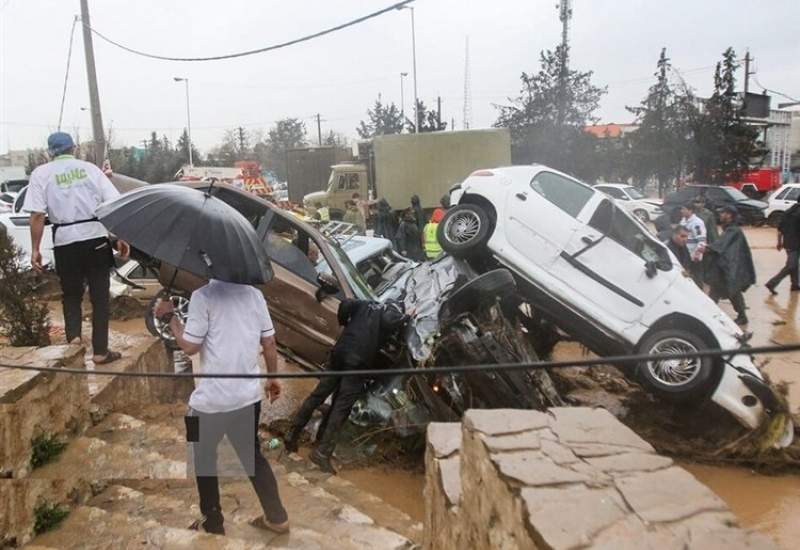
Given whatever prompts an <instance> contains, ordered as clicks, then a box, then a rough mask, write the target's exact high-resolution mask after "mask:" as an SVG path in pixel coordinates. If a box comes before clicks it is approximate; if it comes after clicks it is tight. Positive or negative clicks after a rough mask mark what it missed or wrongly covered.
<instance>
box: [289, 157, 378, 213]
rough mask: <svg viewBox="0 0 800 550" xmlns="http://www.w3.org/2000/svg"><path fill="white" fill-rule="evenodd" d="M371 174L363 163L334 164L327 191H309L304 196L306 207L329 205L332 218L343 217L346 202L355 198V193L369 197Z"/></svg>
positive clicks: (316, 207)
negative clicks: (369, 174)
mask: <svg viewBox="0 0 800 550" xmlns="http://www.w3.org/2000/svg"><path fill="white" fill-rule="evenodd" d="M368 184H369V176H368V174H367V167H366V165H364V164H361V163H345V164H334V165H333V166H331V175H330V178H329V179H328V188H327V190H325V191H317V192H316V193H309V194H308V195H306V196H305V197H303V204H304V206H305V207H306V208H315V209H319V208H321V207H323V206H327V207H328V209H329V214H330V216H331V218H332V219H341V217H342V216H343V215H344V212H345V202H347V201H349V200H351V199H352V198H353V193H358V194H359V195H361V196H362V197H367V189H368Z"/></svg>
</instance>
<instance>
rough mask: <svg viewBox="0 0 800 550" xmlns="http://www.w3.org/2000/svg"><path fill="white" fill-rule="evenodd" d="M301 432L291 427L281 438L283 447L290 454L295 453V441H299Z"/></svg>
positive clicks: (296, 447)
mask: <svg viewBox="0 0 800 550" xmlns="http://www.w3.org/2000/svg"><path fill="white" fill-rule="evenodd" d="M301 431H302V430H300V429H298V428H296V427H294V426H292V427H291V428H289V429H288V430H287V431H286V435H284V436H283V446H284V447H286V450H287V451H288V452H290V453H296V452H297V449H298V444H297V441H298V440H299V439H300V432H301Z"/></svg>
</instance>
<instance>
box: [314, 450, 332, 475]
mask: <svg viewBox="0 0 800 550" xmlns="http://www.w3.org/2000/svg"><path fill="white" fill-rule="evenodd" d="M308 459H309V460H310V461H311V462H313V463H314V464H316V465H317V466H318V467H319V469H320V470H322V471H323V472H325V473H326V474H334V475H335V474H336V470H335V469H334V468H333V464H331V457H329V456H328V455H324V454H322V453H321V452H319V449H314V451H313V452H312V453H311V454H310V455H309V456H308Z"/></svg>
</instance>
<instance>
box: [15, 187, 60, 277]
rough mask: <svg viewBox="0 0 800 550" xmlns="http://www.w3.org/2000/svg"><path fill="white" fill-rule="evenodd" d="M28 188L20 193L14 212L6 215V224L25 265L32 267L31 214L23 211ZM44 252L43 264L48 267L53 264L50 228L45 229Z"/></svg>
mask: <svg viewBox="0 0 800 550" xmlns="http://www.w3.org/2000/svg"><path fill="white" fill-rule="evenodd" d="M27 190H28V188H27V187H26V188H25V189H23V190H22V191H20V193H19V196H18V197H17V199H16V201H15V202H14V211H13V212H11V213H9V214H4V215H3V217H4V223H3V225H5V226H6V229H7V231H8V234H9V235H10V236H11V238H12V239H14V244H15V245H16V246H17V247H18V248H20V249H22V254H23V258H22V261H23V264H26V265H30V258H31V251H32V248H33V246H32V244H31V221H30V214H28V213H27V212H23V211H22V205H23V203H24V201H25V194H26V193H27ZM40 250H41V252H42V262H43V263H44V265H48V264H50V263H52V262H53V234H52V230H51V229H50V226H47V227H45V228H44V234H43V235H42V242H41V245H40Z"/></svg>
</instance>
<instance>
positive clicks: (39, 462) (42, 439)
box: [31, 434, 67, 469]
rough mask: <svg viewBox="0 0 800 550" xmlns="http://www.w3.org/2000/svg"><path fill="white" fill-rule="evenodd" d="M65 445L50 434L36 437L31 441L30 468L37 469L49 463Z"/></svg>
mask: <svg viewBox="0 0 800 550" xmlns="http://www.w3.org/2000/svg"><path fill="white" fill-rule="evenodd" d="M66 446H67V444H66V443H64V442H62V441H59V440H58V438H57V437H56V436H54V435H50V434H42V435H37V436H36V437H34V438H33V440H31V468H34V469H35V468H38V467H40V466H44V465H45V464H47V463H48V462H51V461H52V460H53V459H54V458H56V457H57V456H58V455H60V454H61V452H62V451H63V450H64V448H65V447H66Z"/></svg>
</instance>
